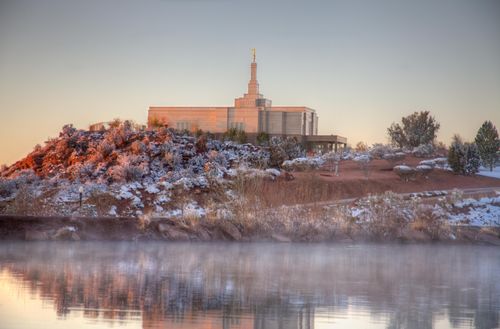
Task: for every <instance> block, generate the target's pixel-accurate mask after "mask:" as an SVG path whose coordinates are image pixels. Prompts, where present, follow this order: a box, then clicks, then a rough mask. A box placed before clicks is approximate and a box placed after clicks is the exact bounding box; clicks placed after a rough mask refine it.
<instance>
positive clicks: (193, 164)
mask: <svg viewBox="0 0 500 329" xmlns="http://www.w3.org/2000/svg"><path fill="white" fill-rule="evenodd" d="M204 166H205V158H204V157H203V156H202V155H197V156H195V157H192V158H191V159H189V161H188V168H189V169H190V170H191V172H193V173H194V174H199V173H202V172H203V168H204Z"/></svg>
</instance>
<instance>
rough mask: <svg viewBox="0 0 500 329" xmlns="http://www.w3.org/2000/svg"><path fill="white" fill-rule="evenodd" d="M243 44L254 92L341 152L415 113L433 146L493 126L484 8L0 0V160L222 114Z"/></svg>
mask: <svg viewBox="0 0 500 329" xmlns="http://www.w3.org/2000/svg"><path fill="white" fill-rule="evenodd" d="M254 47H255V48H256V49H257V62H258V66H259V67H258V80H259V83H260V90H261V92H262V93H263V94H264V96H265V97H266V98H269V99H271V100H272V101H273V105H290V106H294V105H295V106H301V105H303V106H308V107H311V108H314V109H316V110H317V112H318V115H319V117H320V118H319V133H320V134H338V135H342V136H345V137H347V139H348V142H349V143H350V144H352V145H355V144H356V143H357V142H358V141H365V142H367V143H369V144H371V143H375V142H387V133H386V128H387V127H388V126H389V125H390V124H391V122H393V121H399V120H400V119H401V117H402V116H404V115H408V114H410V113H412V112H414V111H419V110H430V111H431V112H432V114H433V115H434V116H435V117H436V119H437V120H438V121H439V122H440V123H441V130H440V133H439V135H438V140H440V141H443V142H445V143H446V144H449V142H450V139H451V136H452V135H453V134H454V133H460V134H461V135H462V136H463V137H464V138H465V139H466V140H467V139H469V140H470V139H473V138H474V136H475V133H476V131H477V129H478V128H479V127H480V125H481V124H482V122H483V121H485V120H491V121H492V122H493V123H494V124H495V125H496V126H497V127H498V128H500V127H499V126H500V1H497V0H447V1H444V0H442V1H440V0H418V1H404V0H391V1H389V0H386V1H376V0H364V1H361V0H345V1H333V0H327V1H315V0H312V1H311V0H310V1H293V0H283V1H259V0H254V1H240V0H213V1H211V0H81V1H76V0H0V119H1V122H2V126H1V129H0V163H6V164H10V163H12V162H14V161H15V160H18V159H20V158H21V157H23V156H24V155H26V154H27V153H28V152H30V151H31V150H32V149H33V146H34V145H35V144H37V143H40V144H43V142H44V141H45V140H47V138H49V137H55V136H57V134H58V132H59V131H60V128H61V127H62V126H63V125H64V124H66V123H73V124H74V125H75V126H76V127H78V128H87V127H88V125H89V124H90V123H94V122H100V121H108V120H111V119H113V118H117V117H119V118H122V119H132V120H134V121H137V122H139V123H145V122H146V116H147V109H148V107H149V106H151V105H165V106H167V105H179V106H180V105H194V106H211V105H217V106H231V105H233V102H234V98H236V97H238V96H240V95H242V94H243V93H244V92H245V90H246V84H247V82H248V79H249V74H250V72H249V64H250V59H251V56H250V49H251V48H254Z"/></svg>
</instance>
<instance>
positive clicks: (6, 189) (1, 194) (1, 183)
mask: <svg viewBox="0 0 500 329" xmlns="http://www.w3.org/2000/svg"><path fill="white" fill-rule="evenodd" d="M16 190H17V186H16V182H15V181H14V180H12V179H0V200H4V199H9V198H10V197H12V196H13V195H14V193H15V192H16Z"/></svg>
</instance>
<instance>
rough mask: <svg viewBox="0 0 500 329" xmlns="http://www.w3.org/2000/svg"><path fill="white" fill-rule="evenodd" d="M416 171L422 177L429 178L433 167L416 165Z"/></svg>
mask: <svg viewBox="0 0 500 329" xmlns="http://www.w3.org/2000/svg"><path fill="white" fill-rule="evenodd" d="M415 169H416V170H417V172H418V173H419V174H420V175H422V176H423V177H425V178H426V179H428V178H429V174H430V173H431V172H432V169H433V167H432V166H428V165H422V164H421V165H418V166H417V167H416V168H415Z"/></svg>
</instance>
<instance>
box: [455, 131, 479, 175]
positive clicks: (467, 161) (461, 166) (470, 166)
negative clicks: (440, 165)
mask: <svg viewBox="0 0 500 329" xmlns="http://www.w3.org/2000/svg"><path fill="white" fill-rule="evenodd" d="M448 164H449V165H450V167H451V170H453V172H454V173H456V174H461V175H474V174H475V173H477V172H478V171H479V166H480V164H481V158H480V156H479V151H478V147H477V145H476V144H475V143H464V142H462V139H461V138H460V136H458V135H455V136H453V142H452V143H451V146H450V149H449V151H448Z"/></svg>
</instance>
